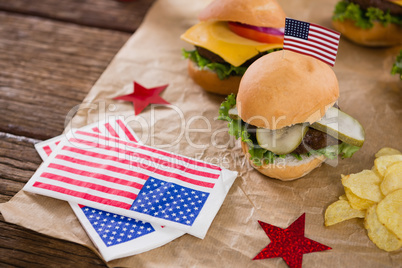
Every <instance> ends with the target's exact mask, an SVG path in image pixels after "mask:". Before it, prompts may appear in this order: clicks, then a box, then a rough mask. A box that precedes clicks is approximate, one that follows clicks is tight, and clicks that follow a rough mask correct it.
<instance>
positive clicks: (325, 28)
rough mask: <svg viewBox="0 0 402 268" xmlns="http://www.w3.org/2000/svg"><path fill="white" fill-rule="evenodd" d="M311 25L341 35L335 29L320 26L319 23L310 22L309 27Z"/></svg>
mask: <svg viewBox="0 0 402 268" xmlns="http://www.w3.org/2000/svg"><path fill="white" fill-rule="evenodd" d="M311 26H314V27H317V28H320V29H323V30H324V31H328V32H331V33H334V34H336V35H338V36H340V35H341V34H340V33H338V32H336V31H334V30H331V29H328V28H325V27H322V26H321V25H317V24H313V23H310V27H311Z"/></svg>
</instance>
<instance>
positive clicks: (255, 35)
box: [228, 22, 283, 44]
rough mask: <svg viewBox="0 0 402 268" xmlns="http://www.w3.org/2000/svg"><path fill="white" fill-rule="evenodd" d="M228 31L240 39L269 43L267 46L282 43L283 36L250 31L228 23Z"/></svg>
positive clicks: (236, 24)
mask: <svg viewBox="0 0 402 268" xmlns="http://www.w3.org/2000/svg"><path fill="white" fill-rule="evenodd" d="M228 25H229V29H230V30H231V31H232V32H234V33H235V34H237V35H240V36H241V37H244V38H247V39H251V40H254V41H257V42H261V43H269V44H282V43H283V34H282V35H277V34H268V33H263V32H260V31H257V30H254V29H250V28H247V27H244V26H242V25H240V24H238V23H235V22H228Z"/></svg>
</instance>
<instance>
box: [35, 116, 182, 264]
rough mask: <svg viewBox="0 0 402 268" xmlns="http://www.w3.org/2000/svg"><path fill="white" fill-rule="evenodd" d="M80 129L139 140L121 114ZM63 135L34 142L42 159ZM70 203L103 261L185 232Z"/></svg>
mask: <svg viewBox="0 0 402 268" xmlns="http://www.w3.org/2000/svg"><path fill="white" fill-rule="evenodd" d="M81 130H86V131H90V132H93V133H100V134H102V135H104V136H112V137H119V138H122V139H124V140H126V141H132V142H139V139H138V137H137V136H136V134H135V133H134V132H133V131H132V130H131V128H130V127H128V126H127V124H126V123H125V121H124V119H123V118H115V117H110V118H109V120H108V121H107V122H106V121H103V122H96V123H93V124H91V125H88V126H86V127H83V128H81ZM62 139H63V135H60V136H57V137H54V138H52V139H49V140H46V141H43V142H40V143H37V144H35V148H36V150H37V151H38V153H39V155H40V156H41V158H42V160H44V161H45V160H46V159H47V158H48V156H50V155H51V153H52V152H53V151H54V150H55V149H56V148H57V146H58V144H59V143H60V141H61V140H62ZM69 204H70V206H71V208H72V209H73V211H74V213H75V214H76V216H77V218H78V220H79V221H80V223H81V224H82V226H83V227H84V229H85V231H86V232H87V234H88V236H89V237H90V238H91V240H92V241H93V243H94V244H95V246H96V247H97V248H98V250H99V252H100V253H101V255H102V257H103V258H104V259H105V261H111V260H114V259H117V258H122V257H127V256H131V255H135V254H139V253H142V252H145V251H148V250H151V249H154V248H157V247H159V246H162V245H164V244H166V243H168V242H170V241H172V240H174V239H176V238H177V237H180V236H181V235H183V234H184V232H182V231H178V230H175V229H172V228H168V227H165V228H163V227H161V226H159V225H155V224H152V223H147V222H143V221H139V220H136V219H133V218H128V217H125V216H122V215H118V214H113V213H108V212H106V211H102V210H98V209H94V208H92V207H87V206H83V205H78V204H76V203H71V202H70V203H69Z"/></svg>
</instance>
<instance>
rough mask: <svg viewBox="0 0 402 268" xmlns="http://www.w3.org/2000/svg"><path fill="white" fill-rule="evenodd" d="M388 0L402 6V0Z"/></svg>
mask: <svg viewBox="0 0 402 268" xmlns="http://www.w3.org/2000/svg"><path fill="white" fill-rule="evenodd" d="M388 2H392V3H394V4H397V5H398V6H402V0H388Z"/></svg>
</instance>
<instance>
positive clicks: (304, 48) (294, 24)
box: [283, 18, 341, 66]
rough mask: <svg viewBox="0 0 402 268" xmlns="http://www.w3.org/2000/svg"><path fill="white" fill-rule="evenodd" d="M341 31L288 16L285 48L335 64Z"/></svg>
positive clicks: (284, 41)
mask: <svg viewBox="0 0 402 268" xmlns="http://www.w3.org/2000/svg"><path fill="white" fill-rule="evenodd" d="M340 36H341V35H340V33H338V32H336V31H333V30H330V29H327V28H325V27H322V26H320V25H317V24H313V23H308V22H304V21H300V20H295V19H290V18H286V21H285V36H284V40H283V49H284V50H291V51H294V52H298V53H301V54H304V55H308V56H311V57H314V58H316V59H319V60H321V61H323V62H325V63H327V64H329V65H331V66H334V65H335V59H336V54H337V52H338V46H339V39H340Z"/></svg>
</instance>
